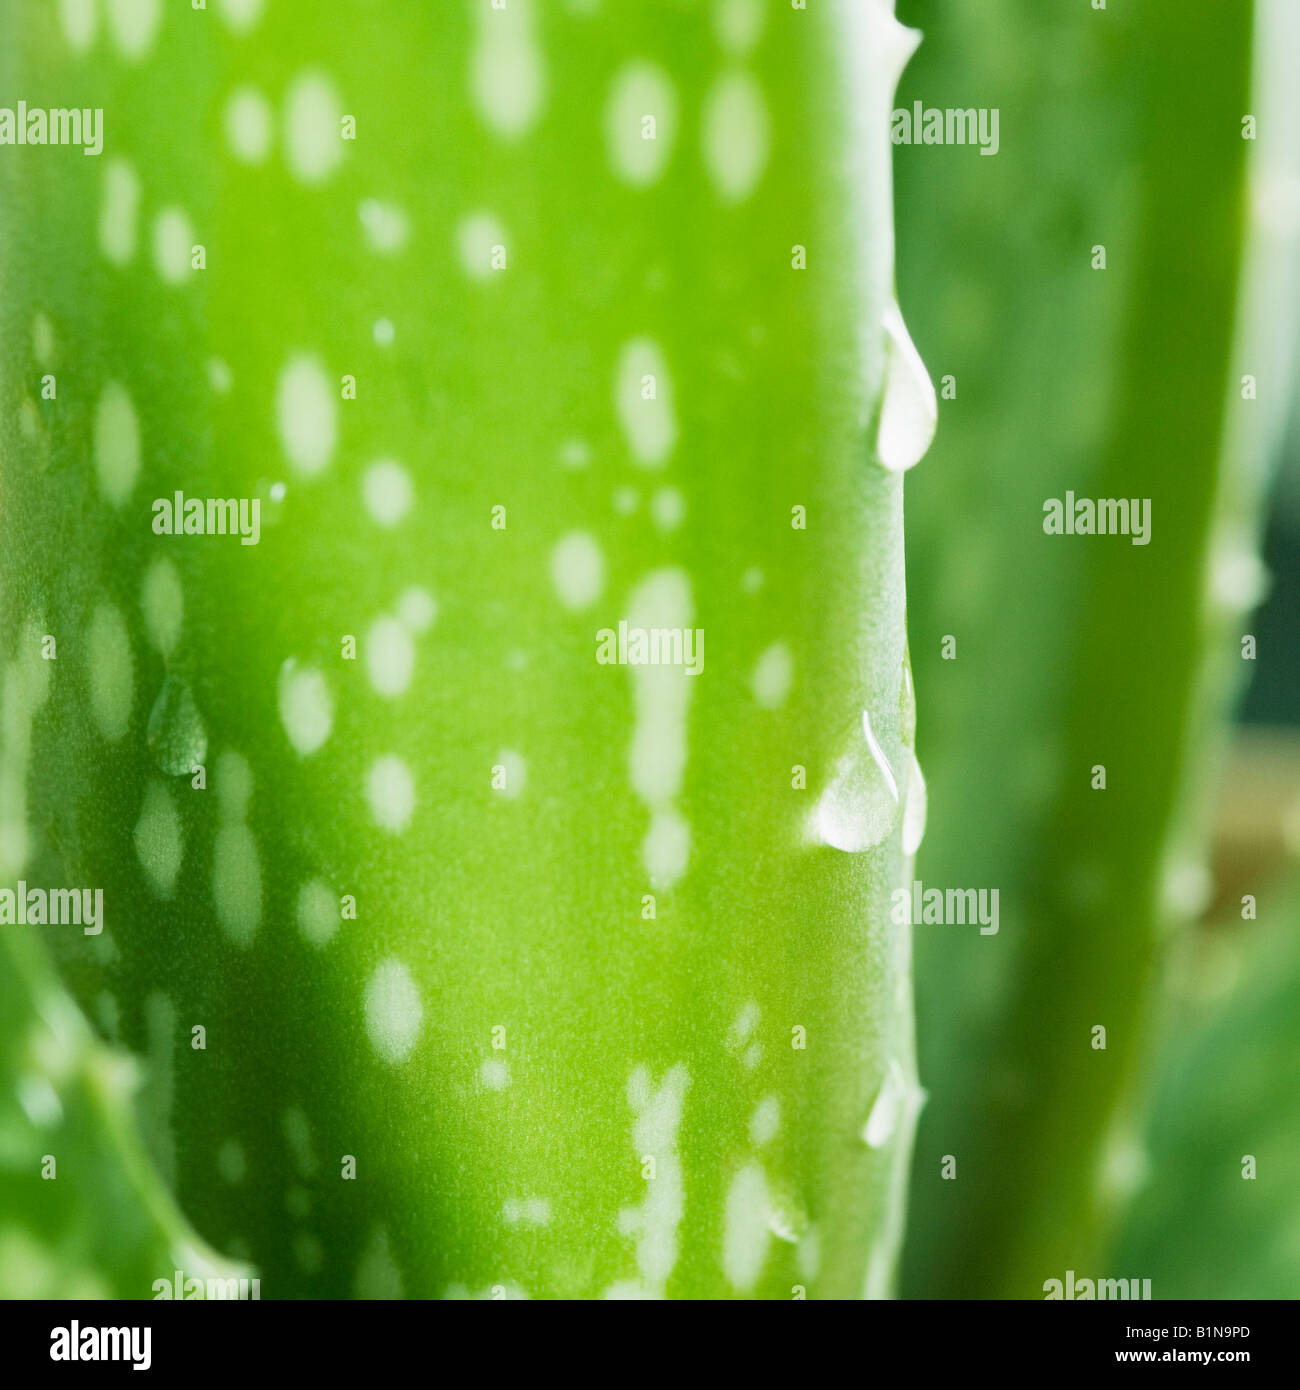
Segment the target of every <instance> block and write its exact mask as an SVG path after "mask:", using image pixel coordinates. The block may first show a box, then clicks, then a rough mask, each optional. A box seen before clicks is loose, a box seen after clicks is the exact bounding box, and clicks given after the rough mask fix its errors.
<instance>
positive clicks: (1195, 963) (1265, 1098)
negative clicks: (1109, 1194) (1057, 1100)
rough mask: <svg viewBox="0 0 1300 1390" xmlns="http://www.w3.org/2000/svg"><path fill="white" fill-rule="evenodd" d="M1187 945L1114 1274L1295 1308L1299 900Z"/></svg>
mask: <svg viewBox="0 0 1300 1390" xmlns="http://www.w3.org/2000/svg"><path fill="white" fill-rule="evenodd" d="M1258 911H1259V918H1258V924H1257V925H1256V924H1255V923H1250V924H1248V925H1243V923H1242V922H1241V921H1240V920H1237V921H1236V922H1235V923H1234V922H1232V921H1228V922H1224V923H1222V924H1220V925H1219V926H1217V927H1216V928H1214V929H1212V930H1208V931H1201V932H1198V933H1196V934H1195V936H1194V937H1193V938H1192V939H1191V940H1190V941H1189V942H1188V943H1186V946H1185V947H1184V949H1183V950H1182V952H1181V953H1180V958H1179V969H1178V970H1177V972H1176V975H1175V979H1176V981H1177V989H1176V991H1175V993H1174V995H1173V998H1171V999H1170V1001H1169V1002H1168V1004H1167V1006H1166V1010H1165V1013H1166V1017H1165V1019H1164V1020H1163V1022H1164V1027H1163V1029H1162V1037H1161V1045H1160V1047H1159V1049H1158V1051H1157V1054H1156V1056H1155V1058H1154V1061H1153V1063H1152V1065H1151V1067H1150V1069H1149V1070H1150V1073H1151V1075H1150V1081H1149V1084H1150V1088H1151V1092H1152V1097H1153V1100H1152V1106H1151V1114H1150V1117H1149V1119H1148V1120H1147V1121H1146V1122H1145V1123H1144V1125H1143V1127H1142V1132H1141V1141H1142V1142H1141V1146H1140V1148H1139V1149H1138V1150H1137V1152H1138V1153H1139V1154H1140V1164H1139V1167H1138V1170H1137V1176H1138V1178H1139V1182H1140V1189H1139V1191H1138V1193H1137V1195H1136V1196H1135V1198H1134V1201H1133V1205H1132V1209H1131V1210H1130V1211H1129V1212H1128V1213H1127V1214H1126V1217H1125V1220H1124V1223H1123V1225H1122V1227H1121V1229H1120V1231H1119V1234H1118V1239H1117V1241H1116V1245H1115V1250H1114V1252H1113V1255H1112V1256H1111V1259H1110V1265H1111V1267H1113V1268H1114V1269H1116V1270H1139V1269H1140V1270H1141V1271H1142V1276H1143V1277H1144V1278H1148V1279H1150V1280H1151V1284H1152V1291H1153V1293H1154V1295H1155V1297H1157V1298H1220V1297H1222V1296H1223V1291H1224V1290H1225V1289H1230V1290H1232V1293H1233V1296H1234V1297H1237V1298H1294V1296H1295V1291H1296V1288H1297V1286H1298V1285H1300V1203H1297V1200H1296V1192H1295V1152H1296V1146H1297V1144H1300V1104H1298V1103H1297V1095H1296V1086H1295V1058H1296V1055H1297V1052H1300V1014H1298V1013H1297V1011H1296V999H1297V997H1300V937H1298V936H1297V934H1296V930H1295V924H1296V921H1297V918H1298V916H1300V892H1298V891H1297V887H1296V884H1295V883H1294V881H1293V882H1291V883H1289V884H1286V885H1279V886H1277V887H1276V888H1274V890H1273V891H1271V892H1269V893H1267V894H1265V895H1264V896H1263V898H1262V899H1261V902H1260V904H1259V908H1258Z"/></svg>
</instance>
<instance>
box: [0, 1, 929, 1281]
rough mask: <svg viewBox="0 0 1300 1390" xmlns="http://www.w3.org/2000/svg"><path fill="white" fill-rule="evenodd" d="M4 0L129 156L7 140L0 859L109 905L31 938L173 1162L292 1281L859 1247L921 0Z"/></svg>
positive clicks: (542, 1271)
mask: <svg viewBox="0 0 1300 1390" xmlns="http://www.w3.org/2000/svg"><path fill="white" fill-rule="evenodd" d="M7 12H8V18H9V20H10V22H11V24H12V27H13V31H14V35H15V37H14V40H13V42H12V43H10V44H8V45H7V46H6V48H5V52H4V54H3V56H2V57H0V63H3V76H4V89H5V91H20V92H21V93H22V95H23V97H24V99H25V100H26V102H27V103H28V105H29V107H38V106H55V105H59V104H64V103H66V101H68V100H69V97H68V94H69V93H70V92H76V93H77V94H78V96H77V101H78V104H79V105H81V106H86V107H94V108H102V109H103V111H104V149H103V153H102V155H101V156H100V157H98V158H83V157H82V156H81V154H80V153H78V152H77V151H75V150H69V149H60V148H54V147H48V148H40V147H28V148H26V149H23V150H7V151H5V154H6V158H5V159H4V160H3V161H0V176H2V177H3V179H4V189H3V192H4V197H3V203H2V204H0V232H2V244H3V253H2V256H0V276H2V277H3V283H2V298H0V303H2V304H3V314H4V322H5V327H6V332H5V344H6V346H5V349H4V358H3V372H4V386H5V407H4V410H3V414H2V415H0V431H2V432H3V434H2V437H0V447H2V448H3V458H4V474H3V488H4V506H5V537H6V543H5V546H4V548H3V553H2V555H0V594H2V596H3V608H2V610H0V611H2V622H3V627H2V629H0V636H2V639H3V654H4V658H5V663H6V664H5V670H6V684H5V707H4V708H5V725H4V743H3V747H2V749H0V756H2V757H3V766H2V767H0V775H2V776H3V779H4V790H5V801H4V805H3V824H2V825H0V846H2V847H3V855H2V857H3V863H2V864H0V870H2V872H3V881H4V882H5V883H6V884H8V885H13V884H14V883H15V882H16V881H17V880H19V879H20V878H21V879H22V880H23V881H24V882H25V883H27V884H31V885H39V886H40V887H41V888H46V889H48V888H55V887H64V886H67V887H71V886H91V887H95V888H101V889H102V890H103V895H104V896H103V903H104V924H103V930H102V931H101V932H100V933H99V934H98V935H94V936H86V935H84V934H83V933H82V932H79V931H77V930H76V929H73V928H66V927H52V926H44V927H33V926H31V925H28V926H25V927H18V926H6V927H5V928H4V930H5V931H6V932H25V933H28V934H29V935H30V936H32V937H37V936H39V937H40V938H41V939H42V940H43V941H44V942H45V943H47V944H48V946H49V948H50V949H51V950H52V951H53V953H54V955H55V956H56V957H57V959H58V964H59V968H60V971H61V973H62V977H63V979H64V980H65V981H66V982H67V986H68V988H69V989H70V990H71V992H72V993H73V995H75V997H76V998H77V999H78V1000H79V1001H80V1003H81V1004H82V1006H83V1007H84V1008H85V1009H86V1011H87V1013H88V1014H89V1015H90V1016H91V1017H92V1018H94V1019H95V1020H96V1023H97V1024H98V1025H99V1026H100V1027H101V1028H102V1029H103V1030H104V1031H106V1032H107V1034H108V1035H109V1036H110V1037H111V1038H113V1039H114V1040H116V1041H118V1042H120V1043H121V1044H123V1045H124V1046H126V1047H129V1048H130V1049H132V1050H133V1051H134V1052H136V1053H138V1054H139V1055H140V1056H141V1057H142V1059H143V1065H144V1066H145V1068H146V1076H147V1081H146V1084H145V1086H144V1087H143V1088H142V1092H141V1099H142V1106H143V1110H144V1120H145V1128H146V1134H147V1136H148V1139H149V1143H150V1147H151V1151H152V1154H153V1158H154V1161H155V1163H156V1164H157V1165H158V1169H159V1171H160V1173H161V1174H162V1176H163V1178H165V1179H166V1180H167V1181H168V1182H170V1183H172V1184H174V1188H175V1191H176V1193H177V1195H178V1199H179V1202H180V1205H181V1208H182V1209H183V1210H184V1211H185V1212H186V1214H187V1215H188V1216H189V1217H190V1218H191V1219H192V1220H193V1222H194V1223H195V1225H196V1227H197V1229H198V1231H200V1232H201V1233H202V1235H203V1236H204V1237H205V1238H206V1239H208V1240H209V1241H211V1242H212V1243H213V1245H214V1246H215V1247H216V1248H218V1249H220V1250H222V1251H224V1252H227V1253H231V1254H235V1255H238V1256H242V1257H245V1258H247V1259H249V1260H250V1261H252V1262H253V1264H254V1265H255V1267H256V1268H257V1269H258V1270H259V1271H260V1273H261V1276H262V1290H263V1296H265V1297H275V1296H290V1295H296V1294H303V1293H306V1294H317V1295H327V1296H346V1295H354V1294H355V1295H361V1296H394V1295H398V1294H407V1295H414V1296H493V1297H516V1296H531V1297H547V1296H575V1297H588V1296H613V1297H620V1296H634V1297H635V1296H652V1297H653V1296H670V1297H672V1296H717V1297H733V1296H734V1297H740V1296H760V1297H781V1298H791V1297H796V1298H797V1297H803V1296H807V1297H834V1296H847V1297H857V1296H860V1295H862V1294H863V1293H864V1292H865V1293H867V1294H883V1293H885V1292H887V1291H888V1289H889V1287H890V1282H891V1269H892V1264H893V1260H894V1256H895V1253H896V1249H897V1245H898V1241H899V1236H900V1231H901V1220H902V1202H903V1193H904V1186H905V1172H906V1165H907V1161H908V1152H909V1142H910V1132H911V1123H912V1119H913V1117H914V1114H915V1110H916V1101H917V1095H918V1093H917V1090H916V1086H915V1079H914V1062H913V1049H912V1024H911V1003H910V962H909V941H908V936H907V930H906V928H900V927H898V926H896V925H894V924H893V923H892V922H891V921H890V914H889V905H890V896H889V895H890V892H891V890H892V889H893V888H894V887H895V886H896V884H898V883H899V882H901V881H902V880H903V879H904V877H905V860H906V858H907V856H908V855H909V854H910V853H911V851H912V850H914V849H915V847H916V844H917V842H918V841H919V838H920V832H921V829H922V824H923V814H924V812H923V801H922V797H923V790H922V783H921V781H920V778H919V774H918V773H917V772H916V771H915V770H914V762H915V760H914V757H913V753H912V745H913V734H914V707H913V697H912V689H911V681H910V676H909V671H908V664H907V648H906V637H905V628H904V588H903V549H902V519H901V503H902V476H901V473H902V470H903V469H905V468H906V467H907V466H909V465H910V464H911V463H913V462H915V460H916V459H917V457H919V455H920V454H921V453H922V452H923V451H924V448H925V445H926V443H927V442H928V438H929V433H930V431H931V430H932V429H933V424H934V401H933V392H932V390H931V389H930V387H929V383H928V379H927V378H926V377H925V373H924V369H923V368H922V367H921V365H920V362H919V359H918V358H917V356H916V353H915V350H914V349H913V348H912V346H911V343H910V340H909V339H908V337H907V331H906V329H905V328H904V327H903V325H902V320H901V318H900V317H899V315H898V313H897V310H896V307H895V305H894V297H893V284H892V266H893V239H892V230H891V224H890V219H891V197H890V161H889V153H890V150H889V144H888V112H889V106H890V102H891V98H892V95H893V89H894V85H895V82H896V79H897V76H898V74H899V72H900V70H901V68H902V66H903V64H904V63H905V61H906V59H907V57H908V55H909V54H910V52H911V50H912V48H913V46H914V42H915V36H914V35H913V34H911V33H910V31H907V30H905V29H903V28H902V27H901V26H900V25H899V24H898V23H897V21H896V20H895V18H894V15H893V6H892V3H888V0H870V3H865V4H860V3H847V0H845V2H844V3H835V4H829V3H821V4H817V5H815V6H810V7H808V8H807V9H803V8H796V7H794V6H783V5H764V4H762V3H753V2H751V3H742V2H741V0H727V2H726V3H719V4H717V5H711V6H708V7H705V6H697V7H694V8H691V9H689V10H687V9H683V8H682V7H680V6H677V5H673V4H666V3H665V4H652V5H638V6H635V7H628V6H619V7H615V6H612V5H605V6H598V5H591V4H582V3H571V4H567V5H561V4H558V3H557V4H548V5H545V6H542V5H538V4H531V5H530V4H526V3H524V0H509V2H508V4H500V5H497V4H493V3H489V0H475V2H474V3H465V4H450V3H449V4H445V5H444V4H439V5H429V6H426V5H418V6H417V5H407V4H400V3H396V0H394V3H384V4H369V5H366V6H364V7H363V6H354V5H331V6H317V5H308V4H306V3H281V4H278V5H274V6H266V7H265V8H263V6H261V5H260V4H258V3H252V2H251V0H250V2H246V3H235V0H224V3H220V2H218V0H214V3H212V4H210V5H209V6H207V7H206V8H205V9H203V10H199V11H192V10H190V9H189V8H187V7H180V6H177V7H170V6H169V7H167V9H166V11H164V9H163V7H162V5H161V4H153V3H145V2H144V0H138V3H125V0H121V2H120V3H113V4H109V5H107V6H106V7H104V8H102V9H101V8H100V7H98V6H95V5H93V4H89V3H87V4H84V5H78V4H64V5H61V6H57V7H55V6H49V5H45V4H37V3H24V2H22V0H17V2H16V3H10V4H9V5H8V6H7ZM51 382H52V383H54V387H53V389H50V383H51ZM210 498H216V499H232V500H234V501H236V502H239V501H242V502H243V503H245V504H246V505H245V509H244V511H243V513H242V514H240V513H239V512H238V510H237V509H236V510H235V511H232V512H231V513H230V514H229V517H228V520H229V521H230V523H231V526H230V529H231V530H233V529H235V527H234V523H235V520H236V518H237V517H241V515H242V521H243V524H244V535H243V536H242V537H241V536H239V535H233V534H225V535H220V534H217V535H213V534H200V531H211V530H212V529H214V522H215V520H216V519H217V514H216V513H215V512H213V511H210V510H209V509H208V508H207V506H206V499H210ZM186 499H188V500H189V503H190V505H189V507H188V508H187V506H186ZM196 499H197V500H198V502H199V504H200V505H199V506H198V509H197V511H196V510H195V509H194V503H195V500H196ZM254 503H255V504H256V517H255V515H254V509H253V504H254ZM187 522H188V523H189V524H188V525H187ZM255 530H256V533H257V535H256V543H252V542H253V539H254V531H255ZM241 540H243V541H247V542H248V543H241ZM652 630H657V631H661V632H662V633H663V634H671V633H676V634H677V636H676V639H672V638H669V637H667V636H666V637H665V639H664V640H665V641H666V642H667V643H668V646H667V649H666V650H667V652H668V655H667V657H666V664H663V663H661V664H658V665H653V664H644V663H643V664H637V656H638V651H639V648H638V645H637V644H638V642H639V641H640V640H642V639H640V638H638V636H637V633H638V631H641V632H649V631H652ZM705 639H707V660H706V659H705V652H706V648H705V646H704V642H705ZM647 640H648V639H647ZM673 640H677V641H680V642H682V643H683V644H684V645H683V649H682V651H681V652H680V653H677V652H675V650H674V649H673V648H672V641H673ZM642 655H644V653H642ZM660 655H661V656H663V655H664V652H660ZM678 656H680V663H679V664H674V661H675V660H676V658H677V657H678ZM37 658H40V659H41V661H42V662H43V665H42V666H41V668H40V669H41V670H42V671H43V672H44V679H45V680H46V681H47V682H48V691H46V692H45V694H44V698H43V699H42V700H41V701H39V702H38V701H36V700H35V698H34V697H33V696H32V695H31V692H30V689H29V686H28V685H26V684H23V683H22V682H21V681H20V680H19V678H18V677H17V676H16V675H15V674H14V673H15V672H16V671H18V670H26V669H28V667H29V665H30V664H31V663H32V662H34V661H35V660H37ZM624 668H625V669H624ZM50 1135H51V1137H50V1138H49V1140H48V1141H47V1142H48V1144H49V1145H50V1147H51V1149H56V1148H57V1144H58V1130H57V1127H54V1126H52V1127H51V1131H50ZM82 1181H83V1178H82V1177H80V1176H79V1175H78V1174H77V1173H75V1172H72V1173H69V1172H68V1171H67V1168H66V1167H65V1168H62V1169H60V1172H59V1176H58V1178H57V1181H56V1182H55V1183H51V1184H49V1187H50V1188H51V1189H53V1188H55V1187H57V1188H58V1189H59V1190H60V1191H63V1190H65V1188H64V1185H65V1184H76V1183H79V1182H82ZM170 1275H171V1267H170V1263H167V1264H164V1265H163V1266H162V1267H161V1268H159V1269H158V1271H157V1274H156V1275H155V1277H164V1278H169V1277H170ZM138 1292H140V1293H142V1294H143V1293H145V1292H146V1291H145V1290H144V1289H140V1290H138Z"/></svg>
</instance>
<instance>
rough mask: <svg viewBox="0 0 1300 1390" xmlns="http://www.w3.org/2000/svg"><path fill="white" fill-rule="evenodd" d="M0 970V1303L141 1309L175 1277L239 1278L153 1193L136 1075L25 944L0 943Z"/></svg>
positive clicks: (35, 949) (158, 1190) (4, 938)
mask: <svg viewBox="0 0 1300 1390" xmlns="http://www.w3.org/2000/svg"><path fill="white" fill-rule="evenodd" d="M0 966H2V967H3V968H2V969H0V1074H2V1075H3V1076H4V1078H5V1083H6V1084H5V1086H4V1089H3V1091H0V1298H141V1297H147V1296H148V1295H149V1293H150V1291H151V1289H152V1285H153V1283H154V1281H155V1280H158V1279H166V1280H168V1281H169V1282H174V1277H175V1276H174V1270H175V1269H183V1270H185V1271H187V1273H188V1276H189V1277H190V1278H191V1279H202V1280H204V1286H205V1289H206V1287H207V1283H206V1281H207V1280H209V1279H219V1280H222V1281H223V1283H224V1281H226V1280H229V1279H232V1278H234V1279H238V1278H248V1276H249V1271H248V1270H247V1269H243V1268H239V1267H237V1266H234V1265H231V1264H230V1263H229V1262H227V1261H224V1260H222V1259H220V1258H219V1257H218V1256H217V1255H215V1254H214V1253H213V1252H212V1251H211V1250H210V1249H208V1248H207V1247H206V1246H205V1245H204V1243H203V1242H202V1241H201V1240H200V1239H199V1238H198V1237H197V1236H196V1235H195V1234H194V1233H193V1232H192V1231H191V1230H190V1229H189V1228H188V1227H187V1225H186V1223H185V1221H184V1220H183V1218H182V1217H181V1216H180V1214H179V1213H178V1212H177V1210H176V1208H175V1204H174V1203H173V1201H172V1199H171V1198H170V1196H169V1195H168V1194H167V1192H166V1190H165V1188H164V1187H163V1186H162V1184H161V1183H160V1182H159V1180H158V1176H157V1174H156V1171H155V1170H154V1168H153V1167H152V1165H151V1164H150V1161H149V1158H148V1156H147V1154H146V1153H145V1150H144V1147H143V1145H142V1144H141V1142H140V1139H139V1135H138V1132H137V1125H136V1118H135V1115H134V1113H133V1107H132V1101H131V1095H132V1092H133V1090H134V1089H135V1087H136V1086H137V1084H138V1082H139V1079H140V1078H139V1071H138V1068H137V1067H136V1065H135V1063H134V1062H133V1061H132V1060H131V1059H130V1058H128V1057H126V1056H125V1055H124V1054H122V1053H120V1052H117V1051H113V1050H111V1049H109V1048H107V1047H105V1046H104V1045H103V1043H102V1042H100V1041H99V1040H98V1039H96V1038H95V1036H94V1034H93V1033H92V1031H91V1029H90V1028H89V1026H88V1025H87V1024H86V1021H85V1019H84V1018H83V1017H82V1015H81V1013H80V1012H79V1010H78V1009H77V1006H76V1005H75V1004H74V1003H73V1001H72V1000H71V999H70V998H69V997H68V995H67V994H66V993H65V992H64V990H63V989H62V988H61V987H60V986H59V984H58V982H57V981H56V980H55V979H54V977H53V974H52V972H51V971H50V968H49V964H48V962H47V961H46V960H45V959H44V956H43V953H42V951H41V950H40V948H39V946H38V945H37V944H36V943H32V942H30V941H23V940H22V939H21V938H18V937H14V936H13V935H11V934H10V933H9V932H8V931H6V932H5V933H2V934H0ZM235 1287H236V1288H238V1285H236V1286H235Z"/></svg>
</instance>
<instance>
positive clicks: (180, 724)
mask: <svg viewBox="0 0 1300 1390" xmlns="http://www.w3.org/2000/svg"><path fill="white" fill-rule="evenodd" d="M148 739H149V751H150V752H151V753H152V754H153V756H154V761H155V762H156V763H157V764H158V766H159V767H160V768H161V769H162V770H163V771H164V772H166V773H168V774H169V775H170V776H172V777H181V776H184V775H185V774H187V773H190V772H192V771H193V770H194V765H195V764H196V763H201V762H202V761H203V759H204V758H205V757H207V753H208V733H207V730H206V729H205V728H204V727H203V718H202V716H201V715H200V714H199V710H198V706H197V705H196V704H195V703H194V696H193V695H192V694H191V692H190V688H189V686H188V685H187V684H186V683H185V681H183V680H182V679H181V678H180V677H179V676H168V677H167V679H166V680H164V681H163V687H162V690H161V691H159V693H158V698H157V700H155V701H154V707H153V709H152V711H151V712H150V714H149V730H148Z"/></svg>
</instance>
